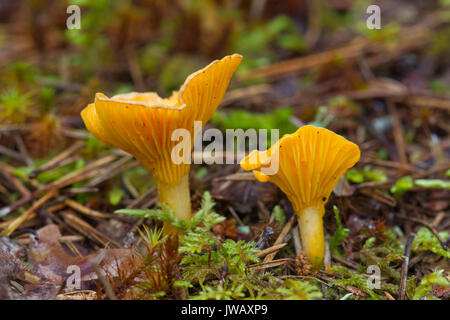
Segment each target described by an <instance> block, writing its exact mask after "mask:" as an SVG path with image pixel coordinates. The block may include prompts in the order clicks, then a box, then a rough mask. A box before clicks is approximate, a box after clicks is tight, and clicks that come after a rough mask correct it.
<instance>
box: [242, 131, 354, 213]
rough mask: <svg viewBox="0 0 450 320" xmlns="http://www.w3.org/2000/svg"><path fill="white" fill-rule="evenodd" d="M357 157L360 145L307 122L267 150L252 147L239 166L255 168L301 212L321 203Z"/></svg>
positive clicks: (259, 177) (257, 174) (257, 172)
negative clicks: (275, 162)
mask: <svg viewBox="0 0 450 320" xmlns="http://www.w3.org/2000/svg"><path fill="white" fill-rule="evenodd" d="M359 157H360V150H359V147H358V146H357V145H356V144H354V143H353V142H350V141H348V140H347V139H345V138H344V137H342V136H340V135H338V134H336V133H334V132H332V131H330V130H328V129H325V128H317V127H314V126H311V125H307V126H303V127H301V128H299V129H298V130H297V131H296V132H295V133H293V134H286V135H284V136H283V137H282V138H281V139H280V140H278V142H277V143H276V144H274V145H273V146H272V147H271V148H270V149H267V150H266V151H257V150H254V151H253V152H251V153H250V154H249V155H248V156H247V157H245V158H244V159H242V161H241V167H242V168H243V169H244V170H247V171H250V170H254V175H255V178H256V179H257V180H258V181H260V182H268V181H270V182H272V183H274V184H276V185H277V186H278V187H279V188H280V189H281V190H282V191H283V192H284V193H285V194H286V195H287V197H288V198H289V200H290V201H291V203H292V205H293V207H294V210H295V211H296V212H297V213H300V212H301V211H302V210H303V209H305V208H307V207H311V206H316V207H320V206H321V205H324V204H325V203H326V201H327V200H328V197H329V196H330V194H331V192H332V191H333V188H334V186H335V185H336V183H337V182H338V181H339V178H340V176H341V175H342V174H344V173H345V172H346V171H347V170H348V169H349V168H351V167H353V165H355V163H356V162H358V160H359ZM273 161H278V167H277V166H276V165H275V169H270V168H271V167H274V166H273V163H272V162H273ZM264 170H266V171H265V172H264V173H263V172H262V171H264Z"/></svg>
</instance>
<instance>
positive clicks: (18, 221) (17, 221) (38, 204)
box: [2, 190, 58, 236]
mask: <svg viewBox="0 0 450 320" xmlns="http://www.w3.org/2000/svg"><path fill="white" fill-rule="evenodd" d="M57 193H58V191H57V190H52V191H50V192H49V193H47V194H46V195H45V196H43V197H42V198H41V199H39V200H38V201H36V202H35V203H34V204H33V205H32V206H31V207H30V208H29V209H28V210H27V211H25V212H24V213H22V214H21V215H20V217H18V218H17V219H15V220H14V221H13V222H12V223H11V224H10V225H9V226H8V228H7V229H6V230H4V231H3V232H2V234H3V235H5V236H9V235H11V233H13V232H14V231H15V230H16V229H17V228H18V227H19V226H20V225H21V224H22V223H23V222H24V221H25V220H27V218H28V217H29V216H30V215H31V214H32V213H33V212H34V211H35V210H36V209H38V208H39V207H41V206H42V205H43V204H44V203H46V202H47V201H48V200H50V199H51V198H53V197H54V196H55V195H56V194H57Z"/></svg>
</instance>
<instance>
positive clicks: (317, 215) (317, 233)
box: [297, 205, 325, 264]
mask: <svg viewBox="0 0 450 320" xmlns="http://www.w3.org/2000/svg"><path fill="white" fill-rule="evenodd" d="M324 213H325V207H324V206H323V205H317V206H311V207H306V208H305V209H302V210H300V212H298V213H297V222H298V227H299V231H300V238H301V241H302V248H303V250H304V252H305V254H306V255H307V256H308V257H310V260H312V262H313V263H314V264H320V263H321V261H323V257H324V256H325V241H324V239H325V237H324V233H323V215H324ZM316 261H317V262H316Z"/></svg>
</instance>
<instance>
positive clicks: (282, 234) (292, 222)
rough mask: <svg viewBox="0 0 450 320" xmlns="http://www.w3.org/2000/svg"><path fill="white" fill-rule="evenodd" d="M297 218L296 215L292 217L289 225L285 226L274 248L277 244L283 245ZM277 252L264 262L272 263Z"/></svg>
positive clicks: (267, 257) (269, 255)
mask: <svg viewBox="0 0 450 320" xmlns="http://www.w3.org/2000/svg"><path fill="white" fill-rule="evenodd" d="M295 218H296V215H295V214H294V215H292V217H291V218H290V219H289V221H288V223H286V225H285V226H284V228H283V230H281V233H280V235H279V236H278V238H277V240H275V242H274V244H273V245H274V246H276V245H277V244H281V243H282V242H283V240H284V238H285V237H286V235H287V234H288V233H289V231H290V230H291V228H292V226H293V224H294V222H295ZM275 255H276V252H273V253H271V254H268V255H267V256H266V257H265V258H264V262H270V261H272V260H273V258H274V257H275Z"/></svg>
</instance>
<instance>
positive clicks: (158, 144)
mask: <svg viewBox="0 0 450 320" xmlns="http://www.w3.org/2000/svg"><path fill="white" fill-rule="evenodd" d="M241 60H242V56H240V55H238V54H234V55H231V56H227V57H224V58H223V59H221V60H216V61H214V62H212V63H211V64H209V65H208V66H206V67H205V68H203V69H201V70H199V71H197V72H195V73H193V74H191V75H190V76H189V77H188V78H187V79H186V81H185V83H184V84H183V86H182V87H181V89H180V91H178V92H174V93H173V94H172V96H171V97H170V98H167V99H162V98H160V97H159V96H158V95H157V94H156V93H153V92H147V93H136V92H132V93H128V94H123V95H116V96H113V97H112V98H108V97H107V96H105V95H104V94H102V93H98V94H97V95H96V97H95V101H94V103H92V104H90V105H88V106H87V107H86V108H85V109H84V110H83V111H82V113H81V116H82V118H83V121H84V123H85V124H86V127H87V129H88V130H89V131H90V132H91V133H92V134H93V135H94V136H95V137H96V138H98V139H99V140H101V141H103V142H104V143H106V144H108V145H111V146H114V147H117V148H120V149H122V150H124V151H126V152H128V153H131V154H132V155H133V156H135V157H136V159H137V160H139V161H140V162H141V163H142V164H143V165H144V166H145V167H146V168H147V169H148V170H149V171H151V172H152V173H153V175H154V176H155V179H157V180H158V181H160V182H162V183H165V184H168V185H175V184H177V183H179V182H180V179H181V178H182V177H184V176H185V175H186V174H187V173H188V172H189V167H190V164H184V163H181V164H175V163H174V162H173V161H172V159H171V152H172V150H173V148H174V146H175V145H177V144H178V143H179V141H171V137H172V133H173V131H174V130H176V129H186V130H188V131H189V132H190V135H191V149H192V147H193V141H194V138H195V137H194V121H202V125H204V124H205V123H206V122H207V121H208V120H209V119H210V118H211V116H212V115H213V113H214V111H215V110H216V108H217V107H218V105H219V103H220V102H221V100H222V98H223V96H224V94H225V91H226V89H227V87H228V85H229V82H230V79H231V77H232V75H233V73H234V72H235V70H236V68H237V67H238V65H239V64H240V62H241Z"/></svg>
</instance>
